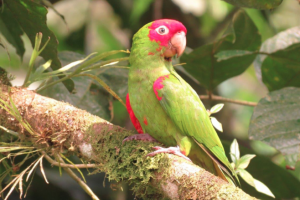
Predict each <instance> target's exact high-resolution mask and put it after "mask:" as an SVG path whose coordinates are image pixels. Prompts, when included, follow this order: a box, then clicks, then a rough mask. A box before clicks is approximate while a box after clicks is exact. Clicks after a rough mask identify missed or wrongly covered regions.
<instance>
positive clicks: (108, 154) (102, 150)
mask: <svg viewBox="0 0 300 200" xmlns="http://www.w3.org/2000/svg"><path fill="white" fill-rule="evenodd" d="M0 98H1V99H2V100H4V101H5V102H7V103H8V104H9V105H11V102H13V104H14V105H15V106H16V107H17V109H18V111H19V113H20V115H21V119H22V120H23V122H27V123H28V124H29V125H30V127H31V128H32V130H33V133H30V132H28V131H27V130H26V129H25V128H24V127H23V125H22V124H21V123H20V122H19V121H18V120H17V119H16V117H14V116H11V115H10V114H9V113H8V112H6V111H5V110H4V109H0V125H1V126H3V127H5V128H7V129H10V130H13V131H15V132H18V133H19V137H20V138H21V139H22V140H27V141H30V142H32V145H33V146H34V147H35V148H37V149H42V150H44V151H45V152H46V153H47V154H48V155H53V156H54V155H55V154H57V153H62V152H64V153H65V152H68V153H73V154H76V155H77V156H78V157H81V158H83V160H85V161H86V163H88V162H93V163H95V164H99V165H98V166H99V167H97V168H98V170H99V172H100V171H101V172H105V173H106V174H107V177H108V179H109V180H115V181H117V182H120V181H127V182H128V183H129V184H132V185H133V190H134V192H135V194H136V195H137V196H138V197H142V198H144V199H164V198H166V199H236V200H240V199H244V200H247V199H255V198H253V197H251V196H249V195H248V194H246V193H244V192H243V191H242V190H241V189H239V188H237V187H234V186H233V185H231V184H228V183H226V182H225V181H223V180H222V179H220V178H218V177H216V176H214V175H212V174H211V173H209V172H207V171H205V170H204V169H202V168H200V167H199V166H197V165H194V164H193V163H191V162H188V161H186V160H184V159H182V158H180V157H177V156H174V155H166V154H160V155H157V156H155V157H146V156H145V155H147V154H148V153H149V152H151V151H152V147H153V146H155V145H156V146H157V145H161V144H158V143H153V142H139V141H129V142H126V143H125V144H122V141H123V139H124V138H126V137H127V136H129V135H131V134H133V133H132V132H131V131H128V130H126V129H124V128H122V127H119V126H116V125H113V124H111V123H109V122H107V121H105V120H103V119H101V118H99V117H97V116H94V115H91V114H90V113H88V112H86V111H84V110H80V109H77V108H75V107H74V106H72V105H70V104H68V103H64V102H59V101H56V100H54V99H51V98H48V97H44V96H41V95H38V94H36V93H35V92H33V91H29V90H27V89H24V88H14V87H9V86H6V85H0Z"/></svg>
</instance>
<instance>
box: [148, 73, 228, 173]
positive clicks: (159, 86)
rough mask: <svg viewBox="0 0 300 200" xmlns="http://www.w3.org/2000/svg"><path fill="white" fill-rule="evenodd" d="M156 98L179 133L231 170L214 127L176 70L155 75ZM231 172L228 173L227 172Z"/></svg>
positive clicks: (200, 103)
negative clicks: (191, 139) (190, 138)
mask: <svg viewBox="0 0 300 200" xmlns="http://www.w3.org/2000/svg"><path fill="white" fill-rule="evenodd" d="M153 89H154V92H155V93H156V95H157V98H158V100H159V102H160V104H161V106H162V107H163V109H164V110H165V112H166V113H167V114H168V116H169V117H170V118H171V119H172V121H173V122H174V123H175V124H176V125H177V126H178V128H179V129H180V130H181V132H182V133H183V134H184V135H186V136H190V137H192V138H193V139H194V141H195V142H196V143H197V144H198V145H199V146H200V147H201V148H203V146H204V147H205V148H206V149H203V150H204V151H205V152H207V153H208V154H209V156H210V157H211V158H212V159H213V160H214V161H215V162H217V163H218V164H219V165H220V164H221V165H223V166H220V167H221V168H222V169H223V170H225V171H226V169H224V166H225V167H226V168H227V169H229V170H230V171H231V173H234V171H233V169H232V166H231V165H230V163H229V161H228V159H227V157H226V155H225V152H224V148H223V145H222V143H221V141H220V139H219V136H218V135H217V133H216V131H215V129H214V128H213V126H212V124H211V122H210V118H209V116H208V113H207V111H206V109H205V107H204V105H203V104H202V102H201V100H200V99H199V97H198V95H197V94H196V92H195V91H194V90H193V89H192V88H191V86H190V85H189V84H187V83H186V82H185V81H184V80H183V79H182V78H181V77H180V76H179V75H178V74H177V73H176V72H172V73H171V74H170V75H168V76H164V77H160V78H158V79H157V80H156V81H155V83H154V85H153ZM227 173H228V172H227ZM229 175H230V174H229Z"/></svg>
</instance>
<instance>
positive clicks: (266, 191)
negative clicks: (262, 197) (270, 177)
mask: <svg viewBox="0 0 300 200" xmlns="http://www.w3.org/2000/svg"><path fill="white" fill-rule="evenodd" d="M254 185H255V189H256V190H257V191H259V192H261V193H263V194H266V195H268V196H270V197H273V198H275V196H274V194H273V193H272V192H271V191H270V189H269V188H268V187H267V186H266V185H265V184H263V183H262V182H260V181H259V180H256V179H254Z"/></svg>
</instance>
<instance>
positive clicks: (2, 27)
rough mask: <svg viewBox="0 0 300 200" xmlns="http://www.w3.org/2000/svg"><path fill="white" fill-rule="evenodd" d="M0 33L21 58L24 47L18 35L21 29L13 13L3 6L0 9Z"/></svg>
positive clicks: (21, 32)
mask: <svg viewBox="0 0 300 200" xmlns="http://www.w3.org/2000/svg"><path fill="white" fill-rule="evenodd" d="M0 33H1V34H2V35H3V36H4V37H5V38H6V40H7V41H8V42H9V43H10V44H11V45H12V46H13V47H14V48H15V49H16V51H17V54H18V55H19V56H20V57H21V58H23V55H24V53H25V47H24V43H23V41H22V39H21V37H20V36H21V35H22V34H23V30H22V29H21V27H20V25H19V24H18V21H17V20H15V18H14V17H13V14H12V13H11V12H10V11H9V10H8V9H5V8H4V9H1V11H0Z"/></svg>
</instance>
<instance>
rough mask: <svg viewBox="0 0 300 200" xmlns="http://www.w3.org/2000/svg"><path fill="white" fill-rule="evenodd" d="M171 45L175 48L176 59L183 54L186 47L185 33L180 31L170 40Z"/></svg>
mask: <svg viewBox="0 0 300 200" xmlns="http://www.w3.org/2000/svg"><path fill="white" fill-rule="evenodd" d="M171 44H172V46H173V47H175V48H176V53H177V58H178V57H179V56H181V54H182V53H183V52H184V49H185V46H186V37H185V32H184V31H180V32H178V33H176V34H175V35H174V36H173V37H172V38H171Z"/></svg>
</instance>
